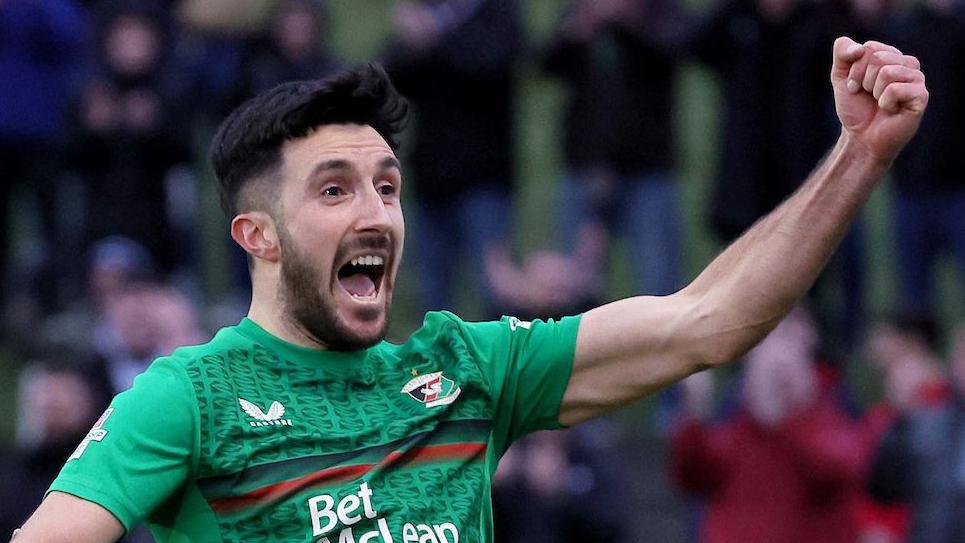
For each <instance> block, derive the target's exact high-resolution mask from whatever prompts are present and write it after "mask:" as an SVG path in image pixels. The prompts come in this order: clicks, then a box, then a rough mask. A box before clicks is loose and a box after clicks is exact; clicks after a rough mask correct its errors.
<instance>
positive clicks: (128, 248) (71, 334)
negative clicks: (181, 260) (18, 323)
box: [23, 236, 155, 354]
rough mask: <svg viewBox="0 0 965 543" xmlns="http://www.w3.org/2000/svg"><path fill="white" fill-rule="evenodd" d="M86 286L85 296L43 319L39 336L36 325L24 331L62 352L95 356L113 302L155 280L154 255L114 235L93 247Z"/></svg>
mask: <svg viewBox="0 0 965 543" xmlns="http://www.w3.org/2000/svg"><path fill="white" fill-rule="evenodd" d="M86 270H87V283H86V285H85V287H86V288H85V290H84V293H83V294H84V295H83V296H80V297H78V299H77V300H75V301H74V302H73V303H71V304H70V305H69V306H67V307H66V308H65V309H64V310H63V311H61V312H59V313H56V314H54V315H51V316H50V317H48V318H47V319H45V320H44V322H43V324H42V326H41V327H40V330H39V334H38V333H37V329H36V325H35V324H34V328H32V329H30V330H24V331H23V332H24V335H31V336H33V337H34V339H36V340H37V341H38V342H39V343H40V344H41V345H45V346H48V347H54V348H59V349H81V350H84V351H86V352H87V353H88V354H93V346H92V344H96V343H97V342H98V340H97V339H96V336H97V334H98V330H100V329H103V327H104V319H105V312H106V310H107V307H108V306H110V305H111V303H113V300H115V299H117V298H118V297H120V296H121V295H122V294H123V293H124V292H126V291H127V290H128V289H129V288H130V287H131V285H134V284H143V283H146V282H148V281H152V280H154V279H155V269H154V262H153V260H152V259H151V255H150V254H149V253H148V251H147V249H145V248H144V247H143V246H142V245H140V244H139V243H137V242H135V241H133V240H130V239H127V238H124V237H120V236H111V237H108V238H105V239H102V240H100V241H98V242H97V243H95V244H94V246H93V247H92V248H91V253H90V256H89V257H88V263H87V266H86Z"/></svg>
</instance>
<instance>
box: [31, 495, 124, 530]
mask: <svg viewBox="0 0 965 543" xmlns="http://www.w3.org/2000/svg"><path fill="white" fill-rule="evenodd" d="M123 535H124V527H123V526H122V525H121V523H120V521H119V520H117V518H116V517H114V515H112V514H111V513H110V512H109V511H108V510H107V509H104V508H103V507H101V506H99V505H97V504H96V503H93V502H89V501H87V500H84V499H81V498H78V497H77V496H71V495H70V494H65V493H63V492H51V493H50V494H48V495H47V497H46V498H44V501H43V503H41V504H40V507H38V508H37V510H36V511H35V512H34V514H33V515H32V516H31V517H30V518H29V519H27V522H26V523H25V524H24V525H23V528H21V529H20V531H19V532H18V533H17V536H16V538H15V539H14V542H15V543H34V542H38V543H40V542H43V543H58V542H61V541H63V542H65V543H66V542H71V543H108V542H111V541H117V540H118V539H120V538H121V536H123Z"/></svg>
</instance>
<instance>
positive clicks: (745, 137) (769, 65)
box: [693, 0, 864, 359]
mask: <svg viewBox="0 0 965 543" xmlns="http://www.w3.org/2000/svg"><path fill="white" fill-rule="evenodd" d="M831 13H832V12H831V10H830V9H829V5H828V3H827V2H823V1H819V2H813V1H807V0H724V1H723V2H722V4H721V5H720V6H719V7H718V8H717V9H716V10H715V11H714V12H713V13H712V14H711V15H710V16H709V17H708V18H707V19H706V20H705V21H704V23H703V24H702V25H701V28H700V29H699V30H698V31H697V33H696V35H695V37H694V42H693V49H694V52H695V54H696V55H697V58H698V59H700V60H701V61H702V62H704V63H705V64H706V65H707V66H708V67H710V68H711V69H712V70H713V71H715V72H716V73H717V74H718V75H719V76H720V77H721V80H722V84H723V104H722V108H723V111H722V113H721V114H722V127H721V128H722V134H721V145H722V149H721V156H720V162H719V167H718V171H717V186H716V189H715V191H714V196H713V201H712V204H711V206H712V209H711V220H712V225H713V228H714V229H715V231H716V233H717V235H718V236H719V237H720V239H721V240H722V241H724V242H729V241H731V240H733V239H735V238H736V237H737V236H738V235H740V234H741V233H742V232H744V231H745V230H747V229H748V228H749V227H750V226H751V225H753V224H754V222H756V221H757V220H758V219H759V218H761V217H762V216H763V215H764V214H765V213H767V212H769V211H770V210H772V209H773V208H775V207H777V206H778V205H779V204H780V203H781V202H782V201H784V199H785V198H787V197H788V196H789V195H790V194H791V193H792V192H793V191H794V190H796V189H797V187H798V186H800V184H801V183H802V182H803V181H804V179H805V178H806V177H807V176H808V174H809V173H810V172H811V169H812V168H813V167H814V164H816V163H817V162H818V161H819V160H820V159H821V157H822V156H823V155H824V153H825V152H826V151H827V150H828V149H830V148H831V146H832V145H833V144H834V141H835V138H836V137H837V136H838V133H839V130H840V129H839V124H838V121H837V119H836V117H835V114H834V107H833V101H832V96H831V92H830V89H829V86H828V70H829V66H830V65H829V60H828V51H830V50H831V47H832V44H833V40H834V37H835V36H834V35H833V34H832V30H833V28H832V24H831V21H832V20H833V18H832V17H831ZM862 250H863V243H862V242H861V239H860V227H859V226H856V227H853V228H852V231H851V233H850V234H849V235H848V236H847V237H846V238H845V240H844V241H843V244H842V248H841V249H840V250H839V251H838V253H837V254H836V255H835V257H834V259H833V260H832V261H831V263H830V265H829V267H828V268H829V269H828V270H826V271H825V273H824V274H822V276H821V278H820V279H819V280H818V282H817V284H816V285H815V289H814V290H812V292H811V293H810V296H811V297H812V299H813V301H814V303H813V304H812V305H813V307H814V308H815V316H816V317H817V319H818V322H819V324H821V326H822V332H823V336H824V337H825V342H824V344H825V345H826V346H830V347H832V350H833V351H835V352H832V353H828V355H829V358H832V359H836V358H844V357H845V355H846V354H847V352H848V351H849V350H850V349H851V348H852V347H853V345H854V343H855V341H856V340H857V337H858V335H859V332H860V330H859V328H860V326H861V325H862V323H863V316H864V304H863V298H862V294H863V270H862ZM832 275H837V276H838V278H839V284H840V288H838V289H832V288H831V286H832V285H831V284H829V278H830V277H831V276H832Z"/></svg>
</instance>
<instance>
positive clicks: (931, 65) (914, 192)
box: [888, 0, 965, 315]
mask: <svg viewBox="0 0 965 543" xmlns="http://www.w3.org/2000/svg"><path fill="white" fill-rule="evenodd" d="M888 33H889V35H890V36H893V40H894V42H895V45H896V46H897V47H900V48H903V51H907V52H908V54H910V55H916V56H917V57H918V58H919V60H920V61H921V64H922V66H927V67H928V74H929V75H928V84H929V85H930V86H931V88H932V93H931V94H932V96H933V97H934V98H933V100H932V101H931V105H930V106H929V107H930V108H931V111H929V112H928V115H927V116H926V117H925V118H924V119H922V124H921V128H920V131H919V132H918V135H917V136H915V139H913V140H912V141H911V142H910V144H909V145H908V148H907V149H905V150H904V152H902V154H900V155H899V156H898V158H897V159H895V165H894V170H893V171H894V181H895V195H894V212H893V215H892V218H893V221H894V229H895V230H894V231H895V242H896V248H897V256H898V258H897V265H898V276H899V279H900V285H901V300H900V304H901V306H902V308H901V310H902V311H905V312H910V313H917V314H920V315H928V314H931V313H932V312H933V310H934V303H935V301H936V300H935V292H934V285H935V266H936V264H937V262H938V261H939V258H940V257H941V256H942V255H943V254H950V255H951V256H952V257H953V259H954V262H955V264H956V266H957V267H958V271H959V277H960V279H961V284H963V285H965V152H963V150H965V132H963V131H962V121H963V120H965V103H963V102H962V96H963V95H965V8H962V7H961V6H960V5H958V4H956V3H954V2H953V1H951V0H923V1H922V2H918V3H916V4H915V5H914V6H912V7H911V8H909V9H908V10H907V11H906V12H904V13H902V14H900V15H899V16H898V17H897V18H896V19H895V20H894V21H893V24H892V25H891V26H890V28H889V30H888Z"/></svg>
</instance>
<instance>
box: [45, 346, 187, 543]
mask: <svg viewBox="0 0 965 543" xmlns="http://www.w3.org/2000/svg"><path fill="white" fill-rule="evenodd" d="M193 398H194V392H193V390H192V389H191V385H190V382H189V381H188V378H187V375H186V374H185V372H184V369H183V368H182V367H180V365H179V364H178V363H177V362H176V361H174V360H173V359H170V358H162V359H158V360H157V361H155V362H154V363H153V364H152V365H151V367H150V368H149V369H148V370H147V371H146V372H144V373H143V374H142V375H140V376H138V377H137V378H136V379H135V380H134V386H133V387H132V388H130V389H129V390H127V391H125V392H122V393H121V394H118V395H117V396H116V397H115V398H114V400H113V401H112V402H111V405H110V407H109V408H108V409H107V410H106V411H105V412H104V414H103V415H101V418H100V419H99V420H98V421H97V423H96V424H95V425H94V427H93V428H92V429H91V431H90V432H89V433H88V434H87V437H86V438H85V439H84V440H83V441H82V442H81V443H80V445H79V446H78V447H77V449H76V450H75V451H74V453H73V454H72V455H71V456H70V457H69V458H68V460H67V462H66V463H65V464H64V467H63V469H62V470H61V472H60V474H59V475H58V476H57V478H56V479H55V480H54V482H53V484H52V485H51V486H50V488H49V489H48V491H47V492H51V491H58V492H64V493H67V494H72V495H74V496H77V497H79V498H83V499H85V500H88V501H91V502H94V503H96V504H98V505H100V506H101V507H104V508H105V509H107V510H108V511H110V512H111V513H112V514H113V515H114V516H115V517H117V519H118V520H119V521H120V522H121V524H123V525H124V528H125V530H130V529H131V528H132V527H133V526H135V525H136V524H138V523H140V522H142V521H144V520H145V519H147V518H148V517H149V516H150V515H151V513H152V511H154V510H155V509H157V508H158V506H159V505H160V504H161V503H163V502H164V501H165V500H166V499H167V498H169V497H170V496H171V495H172V494H174V493H175V492H177V491H179V490H180V489H181V488H182V487H183V485H184V484H185V483H186V481H187V480H188V478H189V476H190V474H191V473H192V472H193V469H194V462H195V461H196V459H197V455H196V453H195V447H196V444H197V442H198V440H197V435H198V431H197V429H198V422H197V419H198V415H197V413H198V410H197V403H196V402H195V401H194V400H193Z"/></svg>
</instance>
